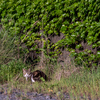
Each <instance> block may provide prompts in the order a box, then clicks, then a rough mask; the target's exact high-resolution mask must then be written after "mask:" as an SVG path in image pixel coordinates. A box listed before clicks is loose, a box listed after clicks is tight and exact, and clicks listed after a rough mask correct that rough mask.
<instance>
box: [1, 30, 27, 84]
mask: <svg viewBox="0 0 100 100" xmlns="http://www.w3.org/2000/svg"><path fill="white" fill-rule="evenodd" d="M16 38H17V37H16V36H15V37H12V36H11V35H10V33H9V31H7V30H3V29H2V30H1V31H0V83H4V82H7V81H10V80H11V79H12V78H13V77H14V76H16V75H17V74H19V73H21V72H22V68H23V67H25V65H24V64H23V62H22V61H21V60H20V59H17V55H18V52H17V46H16V45H15V44H14V41H15V39H16Z"/></svg>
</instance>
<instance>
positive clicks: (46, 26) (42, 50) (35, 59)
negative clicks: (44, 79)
mask: <svg viewBox="0 0 100 100" xmlns="http://www.w3.org/2000/svg"><path fill="white" fill-rule="evenodd" d="M99 4H100V1H99V0H96V1H95V0H31V1H30V0H1V1H0V27H1V28H0V70H1V73H0V82H1V83H3V82H8V81H11V79H12V78H14V77H16V75H17V76H18V74H19V73H21V75H22V68H28V67H30V66H32V67H31V68H33V69H34V68H37V69H39V67H37V66H40V69H42V68H43V70H44V71H45V72H46V73H47V75H48V76H52V77H54V79H58V80H61V79H62V80H63V81H61V82H62V83H64V82H65V81H67V80H65V79H63V78H64V76H65V78H66V77H69V76H70V75H72V74H73V73H74V72H75V73H78V74H80V72H81V73H82V72H83V73H84V74H82V77H81V76H77V79H76V78H75V77H74V78H75V80H76V81H75V80H73V79H74V78H73V76H71V77H72V79H71V81H69V82H68V83H69V84H70V82H72V81H73V82H72V83H73V84H74V82H76V83H75V84H77V83H78V85H75V84H74V85H71V84H70V86H69V87H71V88H73V87H74V90H75V89H76V90H78V91H79V92H80V90H79V89H78V87H79V84H81V88H82V87H83V92H86V91H85V88H84V86H83V85H82V84H84V82H85V81H86V80H88V81H87V84H88V85H89V84H92V85H93V86H92V85H89V86H88V85H86V87H89V88H90V87H91V86H92V87H93V90H92V91H99V90H100V89H99V85H100V84H99V79H100V78H99V76H100V75H99V65H100V6H99ZM73 62H74V64H73ZM58 65H59V66H58ZM26 66H27V67H26ZM76 66H77V67H76ZM84 68H85V71H84V70H83V69H84ZM93 69H97V70H95V71H94V70H93ZM77 70H78V71H77ZM79 70H81V71H79ZM87 71H89V72H87ZM55 72H57V73H55ZM92 72H93V73H92ZM96 72H98V73H97V74H95V73H96ZM90 74H93V77H92V78H90V77H89V78H87V79H84V77H85V78H86V77H88V75H90ZM75 75H76V74H75ZM62 77H63V78H62ZM81 79H83V80H84V82H83V81H82V82H80V81H81ZM16 80H17V78H16ZM64 80H65V81H64ZM48 84H49V83H48ZM51 84H52V82H51ZM55 84H56V82H55ZM59 84H60V83H59ZM49 85H50V84H49ZM66 85H67V86H68V84H67V83H66V82H65V83H64V85H63V86H62V87H64V86H66ZM94 85H95V88H94ZM43 86H44V85H43ZM50 86H51V87H53V86H52V85H50ZM54 86H55V87H56V86H58V85H54ZM71 88H70V89H69V90H71ZM90 92H91V91H90ZM90 92H89V91H88V93H90ZM99 92H100V91H99ZM93 93H94V92H93ZM96 93H97V92H96ZM97 94H98V93H97Z"/></svg>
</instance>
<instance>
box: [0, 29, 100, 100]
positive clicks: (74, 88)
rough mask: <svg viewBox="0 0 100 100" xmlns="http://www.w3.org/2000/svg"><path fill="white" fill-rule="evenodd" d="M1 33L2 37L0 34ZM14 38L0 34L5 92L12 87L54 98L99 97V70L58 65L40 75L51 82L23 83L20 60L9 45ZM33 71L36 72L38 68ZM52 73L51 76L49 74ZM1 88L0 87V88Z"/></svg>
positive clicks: (0, 73) (0, 79)
mask: <svg viewBox="0 0 100 100" xmlns="http://www.w3.org/2000/svg"><path fill="white" fill-rule="evenodd" d="M2 33H3V34H2ZM13 39H14V38H10V37H9V35H8V32H6V31H5V32H4V31H1V33H0V47H1V49H0V84H1V83H2V84H3V86H5V83H6V84H7V86H8V89H9V91H8V92H9V93H11V91H12V90H13V89H14V88H16V89H20V90H22V91H25V92H28V91H31V92H34V91H36V92H38V93H41V92H42V93H49V94H50V95H53V94H55V95H56V96H57V97H58V99H62V98H63V93H67V92H68V93H69V94H70V96H72V97H73V96H75V97H76V98H78V97H79V95H82V96H83V97H87V96H91V98H92V99H94V98H97V97H98V98H99V97H100V68H99V66H98V67H97V69H96V70H95V69H93V70H91V71H89V70H86V69H85V68H84V67H83V66H81V67H75V66H74V64H73V65H71V66H66V65H65V66H64V67H63V68H62V67H61V66H60V65H56V64H55V65H54V66H53V65H49V64H48V65H45V66H44V68H43V69H41V70H42V71H43V72H45V73H46V74H47V76H48V77H49V76H50V78H51V79H52V80H51V81H48V82H41V83H38V82H36V83H31V82H30V81H28V82H26V80H25V78H24V77H23V75H22V69H23V68H27V67H28V66H29V65H28V66H26V65H25V64H24V63H23V62H22V61H21V59H17V58H16V56H17V52H16V46H15V45H14V43H13ZM36 69H39V68H38V67H37V68H36ZM51 71H52V73H50V72H51ZM0 87H2V85H1V86H0ZM0 91H1V90H0Z"/></svg>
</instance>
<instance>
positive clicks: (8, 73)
mask: <svg viewBox="0 0 100 100" xmlns="http://www.w3.org/2000/svg"><path fill="white" fill-rule="evenodd" d="M23 68H25V65H24V64H23V63H22V62H21V61H20V60H12V61H10V62H9V63H8V64H3V65H1V66H0V83H3V82H5V81H11V80H12V79H13V78H14V77H15V76H16V77H17V76H18V75H19V76H21V75H22V69H23Z"/></svg>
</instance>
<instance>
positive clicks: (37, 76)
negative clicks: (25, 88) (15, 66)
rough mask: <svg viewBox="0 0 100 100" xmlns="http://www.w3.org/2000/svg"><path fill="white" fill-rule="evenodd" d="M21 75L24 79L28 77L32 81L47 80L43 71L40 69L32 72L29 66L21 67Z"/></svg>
mask: <svg viewBox="0 0 100 100" xmlns="http://www.w3.org/2000/svg"><path fill="white" fill-rule="evenodd" d="M23 76H24V77H25V78H26V81H27V80H28V78H30V79H31V81H32V82H36V81H38V82H41V81H43V80H44V81H47V76H46V74H45V73H44V72H42V71H40V70H36V71H34V72H31V69H30V68H29V69H28V70H26V69H23Z"/></svg>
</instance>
